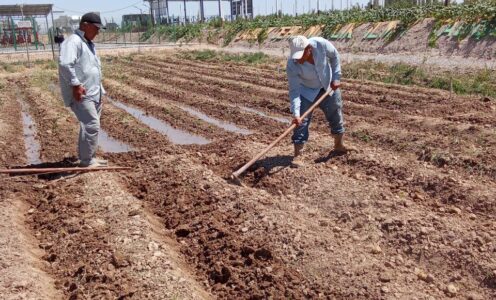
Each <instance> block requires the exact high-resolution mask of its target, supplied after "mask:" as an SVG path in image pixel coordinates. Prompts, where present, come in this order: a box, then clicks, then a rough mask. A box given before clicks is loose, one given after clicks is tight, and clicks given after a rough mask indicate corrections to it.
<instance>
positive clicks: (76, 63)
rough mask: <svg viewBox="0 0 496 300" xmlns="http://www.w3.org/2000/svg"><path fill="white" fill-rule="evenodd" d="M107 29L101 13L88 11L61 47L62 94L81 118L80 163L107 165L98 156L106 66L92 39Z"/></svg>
mask: <svg viewBox="0 0 496 300" xmlns="http://www.w3.org/2000/svg"><path fill="white" fill-rule="evenodd" d="M101 28H103V29H104V27H103V24H102V21H101V19H100V16H99V15H97V14H95V13H91V12H90V13H87V14H85V15H83V17H82V18H81V21H80V24H79V29H78V30H76V31H75V33H74V34H73V35H71V36H70V37H69V38H67V39H66V40H65V41H64V42H63V43H62V44H61V46H60V57H59V79H60V87H61V89H62V97H63V98H64V103H65V105H66V106H68V107H70V108H71V110H72V111H73V112H74V114H75V115H76V117H77V119H78V120H79V124H80V130H79V143H78V154H79V160H80V163H79V165H80V166H81V167H101V166H106V165H107V161H105V160H102V159H97V158H96V150H97V148H98V133H99V131H100V115H101V112H102V95H103V94H105V90H104V89H103V86H102V69H101V63H100V59H99V58H98V56H97V55H96V51H95V44H94V43H93V42H92V41H93V39H94V38H95V37H96V35H97V34H98V32H99V30H100V29H101Z"/></svg>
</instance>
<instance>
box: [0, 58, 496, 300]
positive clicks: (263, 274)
mask: <svg viewBox="0 0 496 300" xmlns="http://www.w3.org/2000/svg"><path fill="white" fill-rule="evenodd" d="M103 65H104V66H105V72H104V75H105V76H104V78H105V80H104V85H105V88H106V89H107V92H108V97H106V98H105V99H104V101H105V102H104V108H103V114H102V119H101V125H102V128H103V130H104V133H103V134H102V135H101V137H102V138H103V141H105V140H106V141H114V140H116V141H117V144H118V145H119V147H117V148H118V151H111V150H109V148H106V147H102V149H101V150H102V151H101V153H100V155H101V156H103V157H105V158H107V159H109V160H110V162H111V163H112V164H113V165H119V166H129V167H132V168H133V171H132V172H127V173H109V174H84V175H80V176H76V177H74V178H69V179H65V180H53V181H52V180H46V179H42V178H35V177H29V178H1V179H2V190H1V195H2V199H5V200H2V202H1V203H2V205H3V206H6V205H8V203H11V202H9V201H10V200H12V201H13V199H15V200H16V201H20V202H22V203H25V207H22V206H21V207H13V208H12V207H11V209H12V210H13V211H14V212H17V214H20V215H22V216H25V217H24V220H23V221H22V222H21V223H22V224H23V226H25V228H26V232H28V233H29V234H30V235H31V236H32V239H33V242H32V243H31V244H30V243H28V244H25V245H23V244H22V243H17V244H16V243H11V244H9V245H10V246H9V247H14V249H11V251H13V250H16V249H17V248H19V249H20V250H19V249H17V250H19V253H24V252H25V251H29V250H30V249H31V248H30V247H35V248H36V249H39V251H41V252H42V253H40V254H39V255H35V256H34V260H26V262H25V264H28V265H29V266H36V268H37V270H39V271H40V272H41V273H39V274H42V275H43V276H42V275H40V278H41V279H40V281H39V282H42V283H44V285H45V286H46V287H47V288H46V289H45V290H44V292H46V294H48V295H52V294H54V295H55V294H59V295H63V296H61V297H64V298H67V297H82V298H85V297H86V298H89V297H98V298H119V297H121V298H132V299H143V298H150V299H159V298H177V299H217V298H218V299H266V298H271V297H272V298H275V299H282V298H284V299H288V298H294V299H305V298H308V299H326V298H348V299H350V298H352V299H365V298H374V299H376V298H377V299H378V298H390V297H391V298H428V297H434V298H445V297H459V298H467V297H472V298H474V297H475V298H477V297H479V298H480V299H491V298H494V297H496V289H495V287H496V273H494V271H495V270H496V261H495V257H494V251H495V249H496V248H495V247H496V244H495V242H494V241H495V240H496V222H495V220H494V214H495V212H496V206H495V199H494V195H496V180H495V178H496V138H495V134H494V128H495V126H496V105H495V104H494V103H493V102H490V101H489V102H488V101H482V100H481V99H479V98H477V97H468V96H467V97H465V96H451V97H450V95H449V93H446V92H443V91H439V90H433V89H424V88H419V87H405V86H396V85H386V84H381V83H375V82H364V83H362V82H360V81H355V80H346V79H345V80H344V81H343V88H342V89H343V91H342V93H343V100H344V109H345V121H346V127H347V133H346V140H347V142H348V143H350V144H352V145H353V146H355V147H356V148H358V149H359V151H358V152H353V153H350V154H348V155H344V156H334V155H332V153H331V152H330V150H331V149H332V138H331V137H330V134H329V129H328V128H327V125H326V124H325V122H324V116H323V114H322V112H320V111H316V112H315V114H314V119H313V121H312V122H313V123H312V129H311V137H310V141H309V143H308V144H307V145H306V149H305V150H306V151H305V153H304V158H305V159H306V161H307V164H306V165H305V166H304V167H302V168H298V169H293V168H289V165H290V162H291V154H292V145H291V144H290V142H289V140H285V141H283V142H282V143H281V144H280V145H278V146H276V147H275V148H274V149H273V150H271V151H270V152H269V153H268V155H267V156H266V157H264V158H263V159H261V160H260V161H259V162H257V163H256V165H254V166H253V167H252V168H251V169H249V170H248V172H247V173H246V174H245V176H244V177H243V182H244V183H245V184H246V185H247V186H248V187H240V186H237V185H233V184H231V183H229V181H227V180H226V179H227V178H228V176H229V174H230V173H231V172H232V171H233V170H235V169H236V168H237V167H239V166H240V165H242V164H243V163H244V162H246V161H248V160H249V159H250V158H251V157H253V156H254V155H255V154H256V153H257V152H258V151H260V150H262V149H263V148H264V147H265V146H266V145H267V144H268V143H270V141H271V140H272V139H273V138H275V137H276V136H277V135H278V134H279V133H281V132H282V131H283V130H284V129H285V128H287V126H288V120H289V119H290V115H289V103H288V102H289V101H288V99H287V84H286V79H285V77H284V75H283V74H280V73H279V72H278V69H277V65H266V66H263V67H257V66H252V65H243V64H235V63H230V64H221V63H217V62H200V61H194V60H189V59H185V58H181V57H180V56H177V55H176V54H175V53H172V52H160V53H156V54H153V55H152V54H146V55H134V56H129V57H108V58H104V59H103ZM45 72H47V73H48V76H45V77H46V79H43V80H40V77H39V76H38V77H36V76H30V75H29V74H25V73H19V74H14V75H12V76H11V77H9V78H6V79H5V80H7V81H8V84H9V85H11V86H13V87H15V88H16V90H18V91H20V98H21V99H22V101H23V102H25V103H26V106H25V108H24V110H23V109H22V108H21V103H20V102H18V101H6V99H9V97H11V96H12V95H11V94H10V93H13V92H10V91H8V90H2V94H1V95H0V100H2V101H0V105H1V110H0V124H1V126H2V130H1V131H0V134H1V136H2V141H7V142H5V143H1V144H0V158H1V163H2V165H3V166H12V165H25V164H30V163H32V162H31V161H30V160H31V159H28V157H27V155H26V152H25V150H26V149H27V148H28V147H26V146H25V145H24V143H23V134H24V133H23V126H22V122H23V121H22V120H23V114H22V113H21V112H22V111H25V112H27V113H29V115H30V116H31V118H32V123H33V124H34V125H35V126H31V128H36V134H35V133H32V134H31V135H34V136H36V137H37V140H38V141H39V143H40V148H39V149H40V150H39V152H40V154H39V158H40V160H41V161H43V162H44V163H51V164H62V165H63V164H65V163H66V162H67V161H71V160H74V157H76V153H75V151H76V147H75V143H76V139H77V133H78V124H77V122H75V119H74V117H73V116H72V115H71V113H70V112H69V111H68V110H67V109H66V108H64V107H63V105H62V102H61V99H60V95H58V94H57V93H54V92H53V89H52V90H50V87H49V85H50V83H51V82H52V83H53V80H54V78H56V77H55V74H56V70H51V71H50V70H49V71H45ZM50 72H52V73H50ZM50 74H51V75H50ZM45 77H44V78H45ZM33 78H37V79H36V80H34V79H33ZM28 127H29V126H28ZM22 148H25V149H22ZM127 150H131V151H129V152H127ZM111 152H115V153H111ZM14 215H15V214H14ZM14 219H15V218H14ZM5 220H10V219H8V218H6V219H5ZM5 220H4V221H3V222H7V221H5ZM2 224H3V223H2ZM0 237H1V236H0ZM15 247H17V248H15ZM21 250H22V251H21ZM0 251H2V248H0ZM5 251H6V252H5V253H7V250H5ZM23 251H24V252H23ZM3 263H4V264H6V265H8V266H10V267H11V269H12V268H13V267H14V266H22V263H21V262H19V261H16V260H15V259H14V258H12V259H11V260H8V261H4V262H3ZM11 269H9V270H11ZM19 270H21V268H20V267H19ZM26 280H27V282H28V283H29V282H30V281H29V280H28V279H26ZM26 286H28V288H26V291H27V292H29V291H30V286H32V287H36V285H35V283H33V284H32V285H29V284H27V285H26ZM2 288H3V290H0V291H2V292H4V291H5V292H9V293H12V291H11V290H9V288H6V287H4V286H2V287H0V289H2ZM27 292H26V293H27ZM55 298H56V297H55ZM475 298H474V299H475Z"/></svg>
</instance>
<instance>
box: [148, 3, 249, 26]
mask: <svg viewBox="0 0 496 300" xmlns="http://www.w3.org/2000/svg"><path fill="white" fill-rule="evenodd" d="M206 1H210V2H214V1H215V2H217V3H218V6H219V17H220V18H222V2H229V4H230V8H231V9H230V13H229V14H230V16H231V21H232V20H233V2H240V3H241V4H240V5H241V7H242V11H239V10H238V12H240V13H241V15H242V16H245V15H247V14H248V13H247V12H248V9H247V7H248V5H247V3H248V0H144V2H148V4H149V5H150V15H151V16H152V22H153V24H155V22H156V20H155V14H154V13H153V12H154V9H153V6H154V5H153V3H156V4H157V12H158V19H159V20H161V19H162V16H163V15H164V16H165V17H166V18H167V22H169V20H170V14H169V2H182V3H183V7H184V19H185V22H186V20H187V18H188V13H187V9H186V3H187V2H196V3H199V4H200V21H201V22H204V21H205V2H206ZM161 3H165V12H162V11H161V7H163V5H162V6H161V5H160V4H161ZM245 12H246V13H245ZM163 13H164V14H163ZM236 16H237V15H236ZM159 23H160V22H159Z"/></svg>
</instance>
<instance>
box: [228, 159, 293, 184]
mask: <svg viewBox="0 0 496 300" xmlns="http://www.w3.org/2000/svg"><path fill="white" fill-rule="evenodd" d="M292 161H293V156H290V155H277V156H272V157H267V158H264V159H261V160H258V161H257V162H255V163H254V164H253V165H252V166H251V167H249V168H248V170H246V174H245V176H246V175H249V174H250V173H251V174H253V184H257V183H258V182H260V181H261V180H262V179H263V178H265V177H267V176H272V175H274V174H277V173H279V172H281V171H282V170H284V169H285V168H287V167H290V166H291V165H292ZM243 165H244V163H243V164H240V165H238V166H236V168H235V170H238V169H239V168H241V167H242V166H243Z"/></svg>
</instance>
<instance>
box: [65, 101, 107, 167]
mask: <svg viewBox="0 0 496 300" xmlns="http://www.w3.org/2000/svg"><path fill="white" fill-rule="evenodd" d="M71 110H72V111H73V112H74V114H75V115H76V117H77V119H78V120H79V125H80V128H79V143H78V154H79V160H81V162H82V163H91V160H92V159H93V158H94V157H95V156H96V150H97V148H98V132H99V131H100V115H101V113H102V102H101V101H98V103H97V102H95V101H91V100H88V99H85V100H83V101H81V102H73V103H72V104H71Z"/></svg>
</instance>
